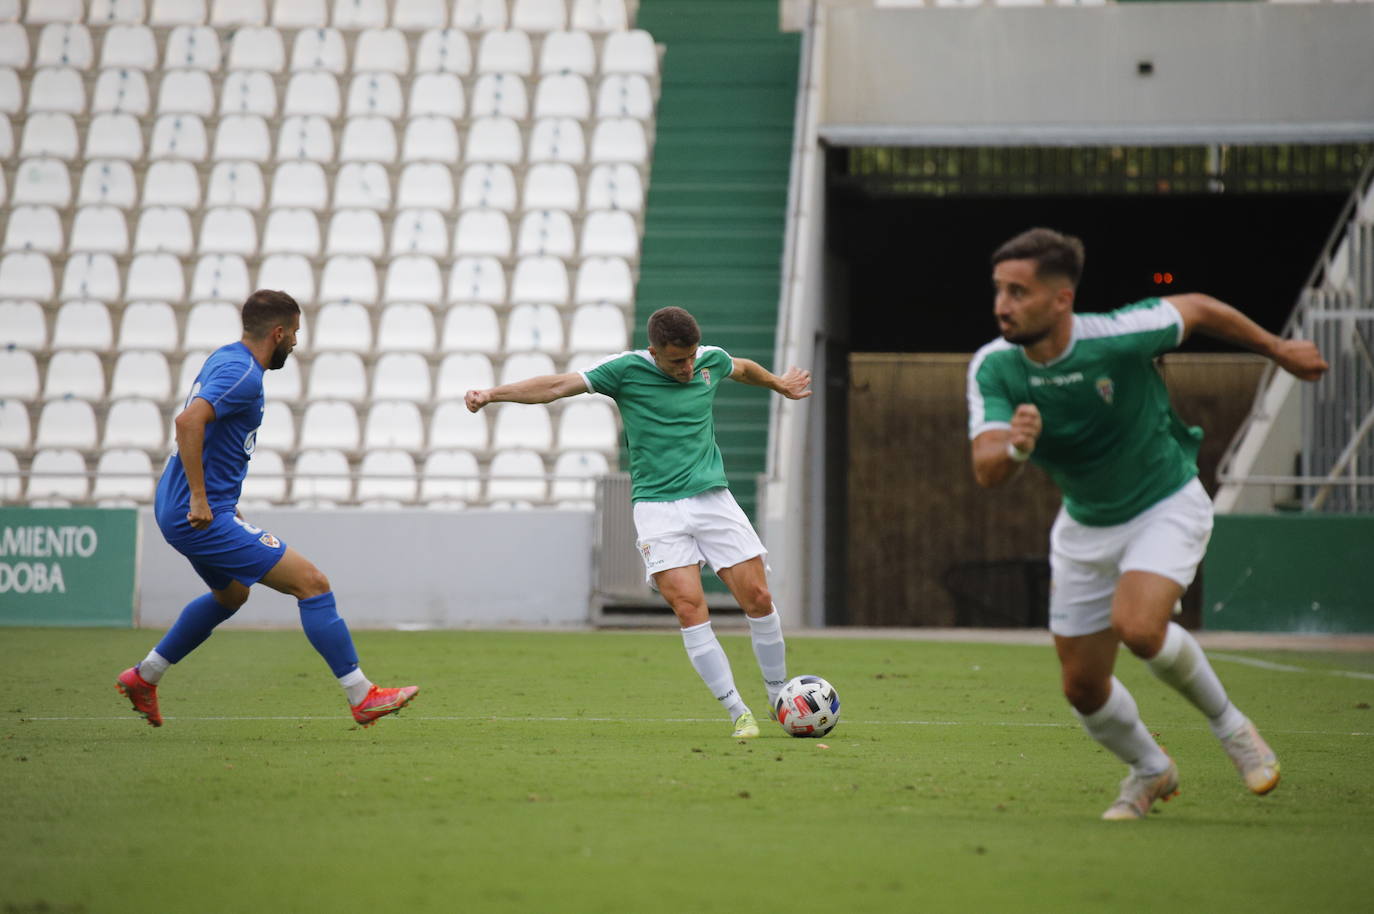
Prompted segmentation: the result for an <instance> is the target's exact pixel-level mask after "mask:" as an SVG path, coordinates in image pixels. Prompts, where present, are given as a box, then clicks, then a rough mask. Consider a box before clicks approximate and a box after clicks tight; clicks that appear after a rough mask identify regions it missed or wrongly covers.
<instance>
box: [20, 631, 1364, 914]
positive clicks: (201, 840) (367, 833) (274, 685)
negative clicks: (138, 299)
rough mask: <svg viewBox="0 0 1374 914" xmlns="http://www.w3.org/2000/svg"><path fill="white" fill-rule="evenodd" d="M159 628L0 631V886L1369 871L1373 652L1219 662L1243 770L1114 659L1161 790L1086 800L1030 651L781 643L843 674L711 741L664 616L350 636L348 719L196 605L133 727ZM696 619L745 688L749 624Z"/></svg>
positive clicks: (923, 882)
mask: <svg viewBox="0 0 1374 914" xmlns="http://www.w3.org/2000/svg"><path fill="white" fill-rule="evenodd" d="M155 638H156V633H152V632H146V631H91V630H77V631H60V630H36V629H0V644H3V645H4V648H5V651H4V654H5V665H4V673H3V677H4V678H3V682H4V686H5V696H6V697H5V698H4V700H3V704H0V709H2V712H0V823H3V829H0V911H2V912H6V914H9V912H40V911H42V912H107V911H108V912H130V911H167V912H219V911H224V912H248V911H253V912H277V911H281V912H293V911H309V912H312V914H314V912H319V914H323V912H334V914H344V912H354V911H358V912H428V911H444V912H449V911H461V912H507V911H509V912H622V911H623V912H660V911H662V912H678V911H681V912H709V911H729V912H734V911H739V912H750V914H755V912H758V914H763V912H775V911H776V912H788V914H791V912H796V911H799V910H817V911H838V912H886V911H902V912H916V911H949V912H959V911H968V912H983V911H988V912H993V911H996V912H1002V911H1008V910H1011V911H1017V912H1024V911H1057V912H1075V911H1171V912H1182V911H1198V912H1204V911H1205V912H1217V911H1247V912H1249V911H1264V912H1275V911H1303V912H1329V911H1356V910H1369V904H1370V901H1369V899H1370V895H1371V891H1374V777H1372V776H1374V710H1371V709H1370V705H1371V704H1374V655H1371V654H1339V655H1337V654H1306V653H1303V654H1300V653H1288V652H1283V653H1280V652H1274V653H1256V652H1247V653H1244V654H1241V653H1240V652H1234V651H1228V652H1226V654H1227V656H1226V658H1225V659H1219V660H1218V661H1217V668H1218V670H1219V672H1220V673H1221V675H1222V678H1223V681H1225V682H1226V683H1227V684H1228V686H1229V687H1230V689H1231V692H1232V695H1233V697H1234V698H1235V699H1236V700H1237V703H1238V704H1240V705H1241V707H1242V708H1243V709H1245V710H1246V711H1247V712H1248V713H1250V715H1251V716H1252V717H1253V718H1254V719H1255V720H1256V721H1257V722H1258V723H1259V725H1260V726H1261V728H1262V729H1263V731H1264V732H1265V733H1266V735H1267V736H1268V738H1269V739H1270V741H1271V742H1272V743H1273V745H1274V747H1275V749H1276V750H1277V751H1278V753H1279V755H1280V758H1281V759H1282V762H1283V770H1284V780H1283V784H1282V785H1281V786H1280V787H1279V789H1278V790H1277V791H1276V792H1275V793H1273V794H1272V795H1270V796H1268V797H1264V798H1256V797H1253V796H1251V795H1249V794H1248V793H1247V792H1246V791H1245V790H1244V788H1243V786H1242V785H1241V783H1240V781H1239V779H1238V778H1237V777H1236V775H1235V773H1234V771H1233V770H1232V769H1231V767H1230V765H1229V763H1228V762H1227V761H1226V758H1225V756H1224V755H1223V754H1222V752H1221V750H1220V749H1219V748H1218V747H1217V745H1216V744H1215V741H1214V740H1213V739H1212V737H1211V735H1210V734H1209V733H1208V731H1207V730H1206V728H1205V726H1204V723H1203V721H1202V719H1201V718H1200V717H1199V716H1198V715H1197V714H1196V713H1195V712H1194V711H1193V710H1192V709H1191V708H1189V707H1188V706H1187V705H1185V704H1184V702H1183V701H1182V699H1180V698H1178V697H1177V696H1175V695H1174V694H1173V693H1172V692H1170V691H1168V690H1167V689H1166V688H1165V687H1164V686H1163V685H1162V684H1160V683H1158V682H1156V681H1154V680H1153V678H1152V677H1151V676H1150V675H1149V673H1148V672H1147V671H1145V669H1144V668H1143V667H1142V666H1141V665H1140V664H1139V663H1137V662H1135V661H1134V660H1132V659H1131V658H1129V657H1123V661H1122V663H1121V666H1120V671H1119V673H1120V676H1121V678H1122V679H1123V681H1125V682H1126V683H1127V685H1128V686H1130V687H1131V689H1132V691H1133V692H1134V694H1135V695H1136V698H1137V699H1138V701H1139V703H1140V706H1141V709H1142V713H1143V714H1144V715H1145V718H1146V721H1147V723H1149V724H1150V726H1151V727H1152V728H1153V729H1154V730H1156V731H1158V732H1159V733H1160V734H1161V739H1162V741H1163V742H1164V744H1165V745H1166V746H1167V747H1168V749H1169V750H1170V752H1171V753H1172V754H1173V755H1174V757H1175V758H1176V759H1177V760H1178V762H1179V766H1180V769H1181V771H1182V776H1183V784H1182V786H1183V793H1182V795H1181V796H1180V797H1178V798H1177V799H1175V800H1173V801H1172V802H1170V803H1168V804H1167V805H1165V806H1163V807H1162V811H1160V812H1158V813H1157V814H1156V815H1153V816H1151V817H1150V819H1149V820H1148V821H1145V822H1132V823H1105V822H1101V821H1099V820H1098V818H1097V817H1098V815H1099V813H1100V812H1101V811H1102V809H1104V808H1105V807H1106V806H1107V804H1108V803H1110V801H1111V800H1112V799H1113V797H1114V796H1115V789H1116V782H1117V780H1118V779H1119V778H1120V777H1121V776H1122V775H1123V774H1124V768H1123V767H1121V766H1120V765H1119V764H1118V763H1117V762H1116V761H1115V760H1114V759H1112V758H1110V757H1109V756H1107V755H1106V754H1105V753H1103V752H1102V751H1100V750H1099V749H1097V747H1096V746H1095V745H1094V744H1092V743H1091V742H1090V741H1089V739H1088V738H1087V736H1086V735H1084V734H1083V733H1082V732H1081V731H1080V729H1079V728H1078V726H1077V724H1076V722H1075V721H1074V719H1073V717H1072V715H1071V714H1070V713H1069V711H1068V709H1067V707H1066V706H1065V705H1064V704H1063V701H1062V699H1061V698H1060V697H1059V695H1058V693H1057V677H1056V665H1055V662H1054V658H1053V655H1052V652H1051V650H1050V649H1049V648H1047V647H1043V646H1017V645H990V644H943V643H942V644H936V643H922V642H914V641H895V640H877V639H873V640H864V639H851V638H844V639H838V638H810V637H807V638H802V637H797V638H793V639H792V640H791V641H790V642H789V650H790V656H791V669H792V672H794V673H799V672H816V673H820V674H821V675H824V676H826V677H827V678H829V679H830V680H831V681H832V682H834V683H835V684H836V686H837V687H838V689H839V691H840V695H841V697H842V699H843V702H844V704H843V708H842V722H841V724H840V726H839V727H838V728H837V729H836V731H835V732H834V733H832V734H831V735H830V736H829V737H828V738H826V739H825V740H824V743H825V744H826V745H827V746H829V748H828V749H827V748H822V746H821V745H818V743H817V742H816V741H810V740H798V739H791V738H788V737H786V736H785V735H783V734H782V732H781V730H779V729H777V728H776V727H775V726H766V727H765V728H764V736H763V737H762V738H760V739H758V740H754V741H752V742H748V743H740V742H737V741H734V740H731V739H730V738H729V736H728V732H729V726H728V721H726V720H725V719H724V718H723V717H722V716H721V714H720V712H719V710H718V707H717V705H716V704H715V702H714V701H712V700H711V698H710V697H709V695H708V694H707V692H706V690H705V688H704V687H703V686H702V685H701V684H700V682H699V680H697V679H696V677H695V675H694V674H693V672H692V670H691V668H690V666H689V665H688V663H687V660H686V658H685V656H684V655H683V651H682V647H681V642H680V640H679V639H678V638H677V637H676V635H675V634H669V633H642V634H641V633H632V634H631V633H585V634H576V633H568V634H549V633H487V632H423V633H399V632H362V633H359V634H358V635H357V642H358V646H359V649H360V651H361V652H362V654H363V657H364V660H365V665H364V666H365V669H366V670H367V672H368V673H369V675H370V676H371V677H372V678H373V679H375V680H378V681H380V682H383V683H384V684H393V685H397V684H403V683H406V682H416V683H419V684H420V685H421V687H422V691H421V694H420V697H419V699H418V701H417V702H416V704H415V706H414V707H413V708H412V709H410V710H408V711H406V712H404V713H403V714H402V715H400V716H399V717H396V718H389V719H386V720H383V721H381V722H380V723H379V724H378V725H377V726H375V727H373V728H370V729H367V730H362V729H357V728H355V727H354V726H353V725H352V721H351V718H349V717H348V716H347V709H346V707H345V705H344V703H343V700H342V698H341V693H340V692H339V690H338V688H337V686H336V685H335V684H334V682H333V680H332V679H331V678H330V676H329V675H328V671H327V670H326V669H325V667H324V665H323V663H322V662H321V661H320V660H319V658H318V657H317V656H316V655H315V654H314V653H313V652H312V651H311V649H310V647H309V645H308V644H307V643H306V641H305V639H304V637H302V636H301V635H300V634H299V633H293V632H251V631H232V630H231V631H225V632H221V633H219V634H217V635H216V636H215V637H214V638H212V639H211V640H210V641H209V642H208V643H207V644H206V645H205V646H204V647H203V648H202V649H201V650H200V651H199V652H197V653H196V654H195V655H193V656H192V657H190V658H189V659H188V660H187V661H185V662H184V663H183V664H182V665H181V666H179V667H177V668H175V669H173V670H172V671H171V672H170V673H168V675H167V677H166V679H164V680H163V686H162V690H161V691H162V693H163V694H162V707H163V713H164V714H165V715H166V716H167V723H166V726H164V727H163V728H161V729H157V730H155V729H153V728H151V727H149V726H147V725H146V724H145V723H143V722H142V721H141V720H140V719H139V718H137V717H136V716H135V715H133V714H132V713H131V712H130V711H128V710H127V705H126V703H125V702H124V699H122V698H120V697H119V696H118V695H117V694H116V693H115V690H114V688H113V681H114V677H115V674H116V673H118V672H119V670H120V669H122V668H123V667H125V666H128V665H129V664H130V663H132V662H134V661H135V660H137V659H139V658H140V657H142V655H143V654H144V653H145V652H146V650H147V649H148V647H149V646H150V645H151V644H152V643H153V642H154V640H155ZM722 641H723V642H724V643H725V646H726V650H727V651H728V652H729V654H730V656H731V659H732V661H733V663H734V667H735V671H736V676H737V679H738V681H739V683H740V685H741V687H742V689H743V690H744V693H745V696H746V698H752V699H753V700H754V706H755V709H756V710H762V698H761V695H760V694H759V693H760V692H761V685H760V684H759V681H758V675H757V667H756V666H755V665H754V662H753V657H752V655H751V654H750V651H749V642H748V640H747V638H746V637H744V636H740V635H727V636H724V637H723V638H722ZM1241 660H1245V661H1250V662H1247V663H1242V662H1240V661H1241ZM1255 661H1260V662H1264V661H1269V662H1276V663H1280V664H1283V665H1285V666H1287V667H1290V668H1291V667H1298V668H1301V669H1300V670H1298V671H1294V670H1291V669H1290V670H1287V671H1275V670H1272V669H1264V668H1261V667H1257V666H1255V665H1253V663H1254V662H1255ZM1347 672H1353V673H1355V674H1357V675H1356V676H1350V675H1344V673H1347Z"/></svg>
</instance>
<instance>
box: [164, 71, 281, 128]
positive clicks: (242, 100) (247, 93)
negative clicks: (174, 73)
mask: <svg viewBox="0 0 1374 914" xmlns="http://www.w3.org/2000/svg"><path fill="white" fill-rule="evenodd" d="M164 85H166V83H164ZM219 113H220V114H221V115H225V114H256V115H258V116H259V117H276V116H277V85H276V83H275V82H273V80H272V75H271V74H270V73H264V72H262V71H261V70H235V71H233V72H232V73H230V74H229V75H227V76H225V77H224V88H223V89H222V90H221V91H220V101H219Z"/></svg>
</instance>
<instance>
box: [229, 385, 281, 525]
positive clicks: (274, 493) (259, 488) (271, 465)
mask: <svg viewBox="0 0 1374 914" xmlns="http://www.w3.org/2000/svg"><path fill="white" fill-rule="evenodd" d="M275 373H276V372H273V374H275ZM284 498H286V464H285V462H283V461H282V459H281V454H279V453H278V452H276V451H274V450H270V449H268V448H265V447H262V446H261V445H259V446H258V447H257V448H255V449H254V450H253V457H252V459H251V460H249V461H248V475H247V476H245V477H244V480H243V491H242V493H241V498H240V501H247V502H254V501H262V502H268V503H272V502H279V501H281V500H282V499H284Z"/></svg>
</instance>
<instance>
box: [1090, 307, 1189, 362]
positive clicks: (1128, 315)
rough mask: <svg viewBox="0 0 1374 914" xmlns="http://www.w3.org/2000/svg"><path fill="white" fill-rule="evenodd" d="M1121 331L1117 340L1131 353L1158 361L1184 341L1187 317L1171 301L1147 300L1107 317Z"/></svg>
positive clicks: (1117, 333) (1119, 309)
mask: <svg viewBox="0 0 1374 914" xmlns="http://www.w3.org/2000/svg"><path fill="white" fill-rule="evenodd" d="M1106 317H1107V319H1109V320H1112V321H1114V322H1115V323H1116V324H1117V325H1118V328H1117V330H1116V334H1115V335H1116V336H1117V339H1118V340H1119V341H1120V342H1121V344H1122V345H1123V346H1125V347H1126V348H1127V349H1128V350H1129V351H1131V352H1137V353H1139V354H1140V355H1143V356H1145V357H1146V358H1151V359H1152V358H1154V357H1155V356H1157V355H1162V354H1164V353H1166V352H1169V351H1171V350H1174V349H1177V348H1178V347H1179V344H1180V343H1182V342H1183V315H1181V314H1179V313H1178V309H1177V308H1175V307H1174V305H1173V302H1171V301H1169V300H1168V299H1167V298H1147V299H1145V300H1144V301H1139V302H1136V303H1135V304H1133V305H1127V306H1126V307H1124V308H1118V309H1117V310H1115V311H1113V312H1111V313H1110V314H1108V315H1106Z"/></svg>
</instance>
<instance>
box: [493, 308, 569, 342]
mask: <svg viewBox="0 0 1374 914" xmlns="http://www.w3.org/2000/svg"><path fill="white" fill-rule="evenodd" d="M505 348H506V351H507V352H523V351H527V350H540V351H543V352H562V351H563V318H562V317H560V316H559V314H558V309H557V308H555V307H554V306H553V305H528V304H527V305H516V306H515V307H514V308H512V309H511V312H510V315H509V316H507V318H506V347H505Z"/></svg>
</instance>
